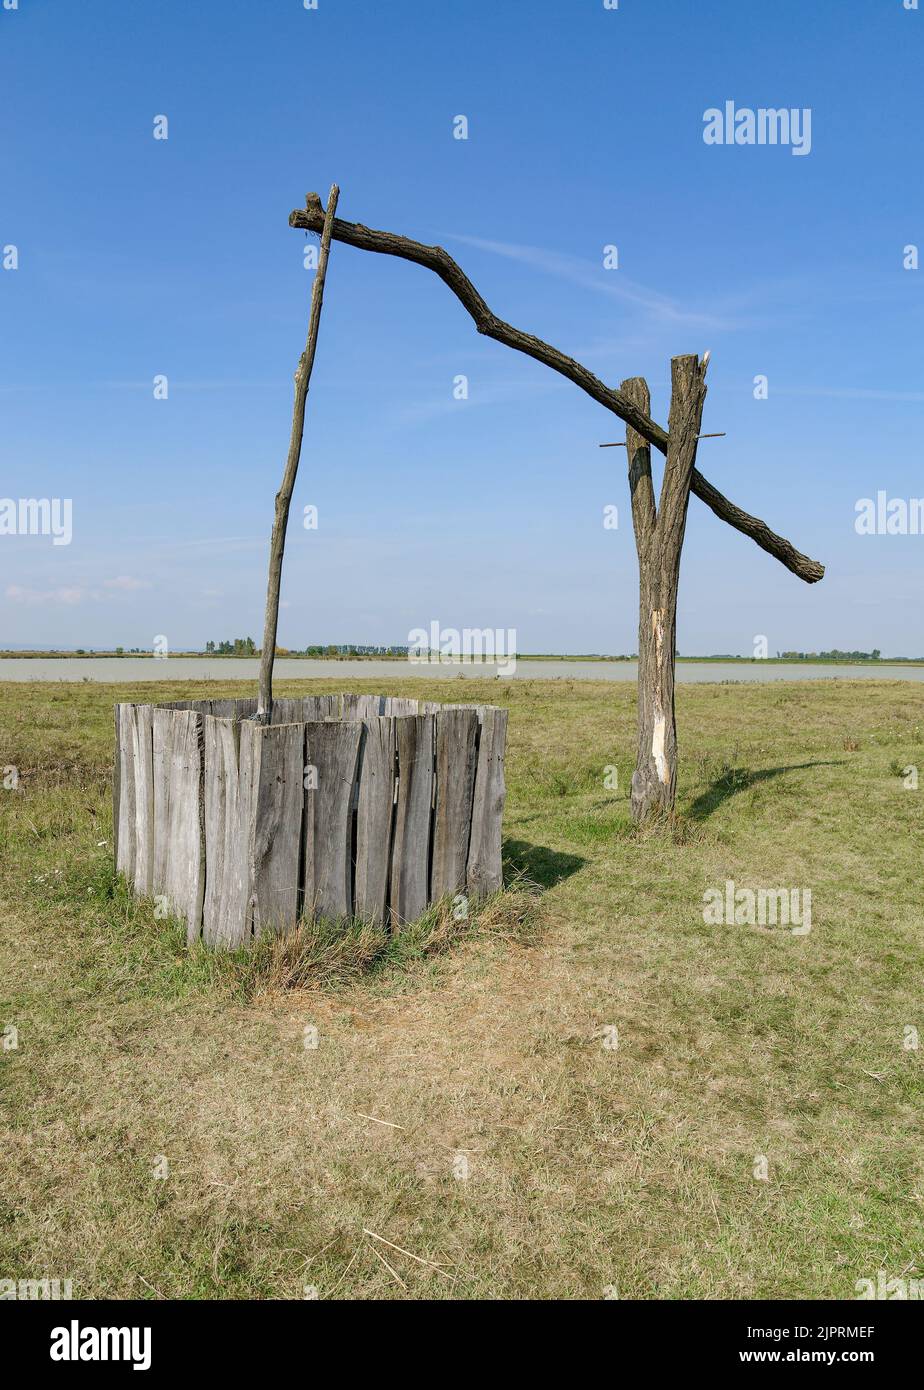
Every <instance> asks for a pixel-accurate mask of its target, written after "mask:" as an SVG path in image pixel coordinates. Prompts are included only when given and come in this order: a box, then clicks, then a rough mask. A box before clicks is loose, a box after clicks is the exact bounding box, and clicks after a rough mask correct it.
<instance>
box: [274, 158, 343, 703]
mask: <svg viewBox="0 0 924 1390" xmlns="http://www.w3.org/2000/svg"><path fill="white" fill-rule="evenodd" d="M339 197H340V189H339V188H338V187H337V185H336V184H332V185H331V190H330V193H329V195H328V198H327V211H326V212H325V213H323V225H322V227H321V251H320V254H319V256H318V268H317V270H316V272H315V277H314V284H313V285H312V287H311V308H310V311H309V314H308V340H307V342H306V343H305V350H304V352H303V353H302V355H301V357H300V358H299V359H298V367H297V368H296V372H295V405H294V408H293V410H292V433H291V436H290V438H289V453H288V457H287V458H286V466H285V471H284V472H283V475H282V482H281V483H280V485H279V491H278V492H277V493H276V510H275V514H274V516H273V530H272V535H271V536H270V554H269V577H268V580H267V585H266V616H265V618H264V621H263V646H262V648H261V651H260V689H259V695H258V700H257V712H256V715H255V719H256V721H257V723H258V724H269V723H271V721H272V715H273V661H274V660H275V656H276V630H277V627H278V625H279V588H280V584H281V582H282V557H283V555H284V554H285V548H286V528H287V526H288V524H289V506H290V504H291V502H292V493H293V491H294V488H295V479H296V477H297V476H298V464H299V460H300V458H301V454H302V438H303V436H304V433H305V407H306V405H307V401H308V386H309V384H310V382H311V370H312V368H313V367H314V355H315V352H316V351H317V346H318V328H319V326H320V323H321V306H322V304H323V303H324V281H325V278H326V276H327V261H328V257H329V255H330V243H331V234H332V232H333V227H334V213H335V212H336V211H337V200H338V198H339ZM320 207H321V202H320V199H318V208H319V210H320Z"/></svg>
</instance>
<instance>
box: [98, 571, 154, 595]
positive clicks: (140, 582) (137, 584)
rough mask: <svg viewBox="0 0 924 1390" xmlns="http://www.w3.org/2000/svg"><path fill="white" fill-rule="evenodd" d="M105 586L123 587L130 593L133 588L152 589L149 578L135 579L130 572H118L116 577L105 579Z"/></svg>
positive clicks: (110, 587)
mask: <svg viewBox="0 0 924 1390" xmlns="http://www.w3.org/2000/svg"><path fill="white" fill-rule="evenodd" d="M103 587H104V588H106V589H121V590H123V591H124V592H125V593H130V592H131V591H132V590H133V589H150V587H151V583H150V580H148V579H135V578H134V576H133V575H130V574H118V575H116V577H115V579H104V580H103Z"/></svg>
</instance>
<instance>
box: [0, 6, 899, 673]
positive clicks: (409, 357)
mask: <svg viewBox="0 0 924 1390" xmlns="http://www.w3.org/2000/svg"><path fill="white" fill-rule="evenodd" d="M922 53H924V14H922V13H921V12H919V11H907V10H905V9H904V8H903V3H902V0H813V4H812V5H811V6H806V5H805V4H804V0H803V3H798V2H797V0H775V3H774V4H773V5H770V4H765V5H758V4H756V3H750V4H744V3H741V0H712V2H711V3H709V4H706V5H696V6H693V5H691V4H690V3H689V0H620V4H619V7H618V9H617V10H615V11H613V10H606V9H604V6H603V0H532V2H530V0H507V3H502V0H464V3H460V4H457V5H448V4H446V5H439V4H434V3H432V0H429V2H425V0H390V3H382V2H381V0H319V4H318V8H317V10H315V11H306V10H305V9H304V8H303V5H302V0H273V3H272V4H268V3H265V0H198V3H196V4H195V5H191V4H189V3H188V0H187V2H186V3H182V0H156V3H155V2H154V0H134V3H132V4H131V5H127V4H125V3H124V0H82V3H81V4H79V5H75V4H66V3H63V0H57V2H55V0H19V6H18V9H17V10H13V11H10V10H6V9H0V112H2V120H3V132H4V138H3V141H2V145H0V246H8V245H14V246H15V247H16V248H17V251H18V259H19V266H18V269H16V270H15V271H14V270H6V271H3V270H0V316H2V333H0V411H2V421H3V428H2V431H0V465H2V472H0V477H2V483H0V493H2V495H3V496H5V497H11V498H19V497H23V496H25V497H66V498H72V499H73V528H74V535H73V540H72V543H71V544H70V545H68V546H53V545H52V544H51V541H50V539H49V538H47V537H38V536H18V535H17V536H3V537H0V595H2V596H3V598H2V613H3V620H2V624H0V645H7V646H36V647H45V646H49V645H55V646H76V645H82V646H85V647H103V646H111V645H114V644H116V643H120V644H122V645H124V646H126V647H129V646H140V647H144V648H149V647H150V645H151V642H152V640H153V638H154V636H155V635H156V634H165V635H166V636H167V637H168V640H169V642H170V644H171V646H172V647H173V648H175V649H178V648H182V647H186V646H195V647H199V646H201V645H203V644H204V643H205V641H206V640H207V639H208V638H216V639H217V638H222V637H226V636H235V635H247V634H250V635H252V636H254V637H255V638H259V635H260V632H261V629H262V611H263V600H264V594H265V582H266V580H265V567H266V554H267V544H268V535H269V528H270V524H271V520H272V508H273V497H274V494H275V491H276V488H277V486H278V483H279V479H280V476H281V471H282V466H283V461H284V458H285V452H286V446H287V440H288V431H289V423H290V414H291V390H292V374H293V371H294V368H295V365H296V362H297V359H298V355H299V352H300V351H301V348H302V346H303V343H304V335H305V326H306V319H307V305H308V297H309V294H310V287H311V278H312V277H311V273H310V272H309V271H306V269H305V268H304V265H303V251H304V247H305V237H304V235H303V234H302V233H298V232H295V231H292V230H291V229H290V228H289V227H288V214H289V212H290V210H291V209H292V208H294V207H296V206H300V205H301V204H302V202H303V199H304V194H305V192H306V191H308V190H309V189H318V190H320V191H321V193H322V196H325V197H326V193H327V189H328V187H329V186H330V184H331V182H332V181H335V180H336V181H337V182H338V183H339V184H340V186H341V190H342V191H341V200H340V213H341V215H342V216H343V217H345V218H347V219H349V220H355V221H360V222H365V223H367V224H368V225H370V226H376V227H382V228H386V229H388V230H391V231H396V232H403V233H404V234H406V235H408V236H411V237H413V238H415V239H418V240H422V241H427V242H439V243H441V244H443V245H445V246H446V247H447V249H448V250H449V251H450V252H451V253H452V254H453V255H454V256H456V258H457V259H458V260H459V261H460V263H461V264H462V266H463V268H464V269H465V270H466V272H467V273H468V274H469V276H470V277H471V278H472V280H473V281H474V282H475V284H476V285H477V287H478V288H479V289H480V291H481V292H482V294H483V295H484V296H485V298H486V299H487V301H488V303H489V304H490V305H491V307H492V309H493V310H494V311H495V312H496V313H497V314H499V315H500V316H501V317H502V318H505V319H507V320H508V321H509V322H511V323H513V324H515V325H517V326H518V327H520V328H523V329H524V330H527V331H530V332H533V333H536V334H538V335H539V336H540V337H543V338H545V339H546V340H547V341H549V342H552V343H554V344H555V345H556V346H558V347H560V348H561V349H563V350H564V351H566V352H568V353H570V354H572V355H574V356H577V357H578V358H580V359H581V360H582V361H583V362H585V364H586V365H587V366H589V367H590V368H591V369H592V370H593V371H595V372H596V373H597V374H598V375H599V376H601V377H603V378H604V379H605V380H606V381H608V382H610V383H613V384H618V383H619V381H620V380H622V379H623V378H624V377H626V376H630V375H644V376H647V377H648V379H649V381H650V383H651V387H652V394H653V414H654V416H655V418H656V419H658V420H659V421H661V422H662V423H664V424H666V421H667V407H668V400H667V384H668V382H669V362H670V357H671V355H673V354H679V353H686V352H702V351H704V350H705V349H707V348H708V349H710V350H711V352H712V363H711V366H710V377H709V380H710V392H709V398H708V400H707V403H706V415H705V420H704V429H705V430H725V431H727V435H726V437H725V438H724V439H715V440H708V441H704V443H703V444H702V445H701V448H700V455H699V467H700V469H701V471H702V472H703V473H704V474H705V475H706V477H707V478H709V480H710V481H711V482H713V483H714V485H715V486H717V487H719V488H720V489H721V490H722V491H724V492H725V493H726V494H727V495H728V496H730V497H731V498H732V499H733V500H734V501H735V502H737V503H738V504H739V505H740V506H742V507H744V508H746V509H747V510H749V511H751V512H754V513H756V514H757V515H759V516H762V517H763V518H764V519H765V520H767V521H768V522H769V524H770V525H771V526H773V527H774V529H776V530H778V531H779V532H781V533H782V534H784V535H786V536H788V537H789V538H790V539H791V540H792V541H793V543H794V544H795V545H797V546H798V547H799V548H800V549H801V550H803V551H805V552H807V553H808V554H810V555H812V556H815V557H817V558H819V559H821V560H822V561H823V562H824V563H825V564H826V565H827V567H828V568H827V574H826V577H825V579H824V580H823V581H822V582H821V583H820V584H818V585H815V586H812V587H808V586H806V585H804V584H802V583H801V582H800V581H799V580H797V579H796V578H794V577H793V576H792V575H790V574H789V573H788V572H787V571H786V570H784V569H783V568H782V567H781V566H780V565H779V564H778V563H777V562H776V561H775V560H773V559H772V558H770V557H769V556H767V555H765V554H764V553H763V552H761V551H759V550H758V549H757V548H756V547H755V546H754V545H753V543H752V542H750V541H748V540H747V539H746V538H744V537H742V536H740V535H738V534H737V533H736V532H733V531H732V530H730V529H729V528H728V527H727V526H726V525H724V524H723V523H721V522H719V521H718V520H717V519H716V518H715V517H714V516H713V515H712V513H711V512H709V511H708V510H707V509H706V508H705V507H703V505H702V504H701V503H700V502H699V501H698V500H697V499H696V498H692V499H691V503H690V515H689V523H688V528H687V539H686V544H685V549H684V559H683V571H682V577H681V596H680V607H679V619H678V641H679V646H680V650H681V651H682V652H688V653H690V652H698V653H702V652H717V651H721V652H741V653H746V654H750V652H751V650H752V645H753V641H754V637H755V636H756V635H757V634H765V635H766V636H767V639H768V644H769V648H770V650H771V652H773V651H776V650H780V649H789V648H796V649H804V650H815V649H819V648H821V647H831V646H837V647H842V648H861V649H870V648H873V647H879V648H881V649H882V650H883V652H886V653H889V654H893V655H895V654H909V653H922V652H924V630H922V629H924V622H922V616H921V615H922V611H924V602H922V599H924V585H922V578H921V575H922V563H921V562H922V558H924V536H921V535H907V536H903V535H883V536H878V535H874V536H858V535H857V534H856V531H855V528H854V519H855V503H856V501H857V500H858V499H859V498H863V497H871V496H875V495H876V493H877V491H878V490H880V489H884V490H885V491H886V492H887V494H888V496H889V497H901V498H906V499H907V498H911V497H919V496H922V495H924V477H922V467H921V446H922V440H924V427H922V404H924V384H922V371H921V367H922V352H921V341H922V335H921V329H922V278H921V277H922V275H924V270H922V271H909V270H905V269H904V268H903V248H904V247H905V246H907V245H909V244H917V245H922V246H924V197H922V179H921V171H920V157H921V149H922V147H924V140H922V133H924V131H922V128H924V115H922V105H921V101H920V87H921V71H922ZM729 100H731V101H734V102H735V104H736V106H737V107H739V108H740V107H750V108H754V109H756V108H759V107H774V108H780V107H792V108H799V109H802V108H811V112H812V147H811V152H810V153H809V154H808V155H805V156H801V157H800V156H795V155H794V154H793V152H792V150H791V149H790V148H787V147H783V146H777V147H769V146H737V145H735V146H728V147H725V146H721V147H715V146H708V145H706V144H705V143H704V141H703V113H704V112H705V111H706V110H707V109H708V108H711V107H720V108H721V107H724V103H725V102H726V101H729ZM460 114H463V115H465V116H466V117H467V119H468V122H469V138H468V139H467V140H464V141H463V140H456V139H454V138H453V118H454V117H455V116H457V115H460ZM157 115H166V116H167V117H168V120H169V139H167V140H165V141H164V140H161V141H157V140H155V139H154V138H153V124H154V118H155V116H157ZM607 245H616V246H617V247H618V256H619V268H618V270H607V269H605V268H604V265H603V248H604V247H605V246H607ZM160 374H163V375H166V377H167V378H168V382H169V398H168V399H167V400H159V401H158V400H155V399H154V393H153V379H154V377H155V376H157V375H160ZM460 374H464V375H465V376H467V377H468V381H469V398H468V400H465V401H459V400H455V399H454V398H453V380H454V378H455V377H456V376H458V375H460ZM760 374H762V375H765V376H766V377H767V379H768V392H769V394H768V398H767V399H766V400H755V399H754V386H753V382H754V378H755V376H757V375H760ZM622 438H624V427H623V426H622V424H621V423H620V422H619V421H618V420H617V419H616V418H615V417H614V416H612V415H611V414H609V413H608V412H607V411H605V410H604V409H602V408H601V407H600V406H599V405H597V404H596V403H595V402H593V401H591V400H590V399H589V398H587V397H585V396H584V395H583V394H582V392H580V391H579V390H578V389H577V388H576V387H574V386H573V385H572V384H571V383H569V382H567V381H565V380H564V379H562V378H559V377H557V376H556V375H555V374H554V373H551V372H550V371H549V370H548V369H547V368H545V367H543V366H541V365H539V364H538V363H534V362H532V361H530V360H528V359H526V358H523V357H520V356H518V355H517V354H515V353H512V352H510V351H509V350H508V349H507V348H504V347H502V346H500V345H498V344H495V343H492V342H487V341H485V340H483V339H481V338H479V336H478V335H477V333H476V332H475V330H474V327H473V325H472V323H471V321H470V319H469V318H468V317H467V315H466V314H465V312H464V311H463V310H462V308H461V306H460V305H459V304H458V303H457V301H456V300H455V299H454V298H453V297H452V296H451V294H450V293H449V292H448V291H447V290H446V288H445V287H444V286H443V285H442V284H441V283H440V282H439V281H438V280H437V279H436V277H434V276H433V275H432V274H430V273H429V272H428V271H425V270H423V269H422V268H420V267H416V266H412V265H406V264H404V263H402V262H398V261H395V260H392V259H391V258H386V257H379V256H371V255H368V254H366V253H363V252H359V251H354V250H352V249H351V248H348V247H343V246H337V245H335V246H334V248H333V251H332V255H331V262H330V268H329V272H328V282H327V294H326V298H325V305H324V316H323V320H322V324H321V339H320V345H319V349H318V356H317V362H316V365H315V372H314V377H313V380H312V388H311V394H310V397H309V405H308V419H307V428H306V434H305V444H304V449H303V453H302V463H301V470H300V473H299V479H298V484H297V488H296V493H295V498H294V502H293V511H292V517H293V519H292V523H291V525H290V532H289V540H288V548H287V553H286V567H285V572H284V579H283V605H284V606H283V610H282V613H281V616H280V632H279V638H280V641H281V642H282V643H283V644H285V645H290V646H299V647H300V646H304V645H306V644H307V643H309V642H319V641H320V642H328V641H355V642H381V643H392V642H401V641H403V640H405V639H406V637H407V634H408V632H409V631H410V630H411V629H412V628H414V627H426V626H428V625H429V623H430V622H431V620H433V619H437V620H438V621H440V622H441V623H442V624H444V625H446V626H455V627H459V628H461V627H465V626H477V627H482V626H488V625H490V626H496V627H503V628H511V627H512V628H515V629H516V630H517V633H518V641H519V648H520V650H522V651H526V652H529V651H598V652H625V651H632V650H634V649H635V647H636V630H637V579H636V563H635V553H634V545H633V539H632V528H631V519H630V513H629V498H628V488H627V483H626V478H625V454H624V451H622V450H618V449H604V450H601V449H598V448H597V445H598V443H599V442H602V441H604V440H618V439H622ZM307 504H311V505H314V506H317V507H318V510H319V526H318V529H317V531H305V530H304V529H303V528H302V527H301V525H300V518H301V516H302V510H303V508H304V506H305V505H307ZM608 504H615V505H616V506H618V508H619V516H620V525H619V529H618V530H616V531H613V530H607V529H604V527H603V523H602V518H603V508H604V507H605V506H606V505H608Z"/></svg>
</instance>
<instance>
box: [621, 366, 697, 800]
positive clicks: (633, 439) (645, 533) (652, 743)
mask: <svg viewBox="0 0 924 1390" xmlns="http://www.w3.org/2000/svg"><path fill="white" fill-rule="evenodd" d="M705 375H706V368H705V364H704V363H701V362H700V360H699V358H697V357H695V356H694V357H675V358H674V359H673V360H672V362H671V409H670V420H669V442H668V450H667V459H666V461H665V465H664V479H663V482H662V484H661V497H660V500H659V503H658V505H657V507H655V500H654V488H653V485H652V480H651V449H650V447H649V445H648V442H647V440H646V439H644V438H643V437H642V435H640V434H639V433H638V432H637V431H636V430H633V429H632V428H631V426H630V427H628V428H627V430H626V452H627V454H628V457H629V486H630V490H631V494H632V524H633V528H634V531H635V546H636V551H637V553H638V569H639V624H638V746H637V756H636V767H635V772H634V773H633V774H632V786H631V793H630V805H631V808H632V816H633V818H634V819H635V820H636V821H638V822H641V821H645V820H648V819H651V818H654V817H658V816H663V815H669V814H670V813H671V812H672V811H673V809H674V802H675V799H676V794H677V723H676V716H675V712H674V672H675V664H676V651H677V593H678V587H679V581H680V556H681V552H682V549H683V537H684V532H685V530H686V520H687V505H688V502H689V498H690V484H691V479H692V475H693V465H694V462H695V460H696V445H697V438H698V435H699V431H700V424H701V422H702V416H703V403H704V401H705V399H706V384H705ZM620 390H621V391H622V392H623V393H624V394H626V395H628V396H629V397H630V398H631V399H632V400H633V402H634V404H635V405H636V406H637V407H638V409H639V410H641V411H642V412H644V413H645V414H647V413H648V411H649V409H650V404H651V402H650V397H649V392H648V386H647V384H646V382H645V381H644V380H643V379H642V378H641V377H633V378H630V379H629V380H628V381H624V382H623V383H622V386H621V388H620Z"/></svg>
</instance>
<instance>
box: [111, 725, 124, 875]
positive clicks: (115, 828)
mask: <svg viewBox="0 0 924 1390" xmlns="http://www.w3.org/2000/svg"><path fill="white" fill-rule="evenodd" d="M120 708H121V706H119V705H115V706H114V707H113V716H114V723H115V755H114V757H113V760H112V862H113V865H114V866H115V871H116V873H118V872H119V802H120V801H121V795H120V788H121V781H122V745H121V742H120V739H119V709H120Z"/></svg>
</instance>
